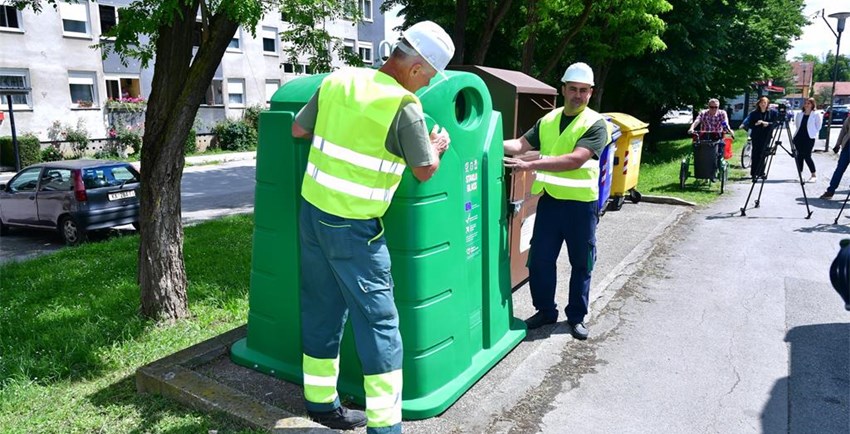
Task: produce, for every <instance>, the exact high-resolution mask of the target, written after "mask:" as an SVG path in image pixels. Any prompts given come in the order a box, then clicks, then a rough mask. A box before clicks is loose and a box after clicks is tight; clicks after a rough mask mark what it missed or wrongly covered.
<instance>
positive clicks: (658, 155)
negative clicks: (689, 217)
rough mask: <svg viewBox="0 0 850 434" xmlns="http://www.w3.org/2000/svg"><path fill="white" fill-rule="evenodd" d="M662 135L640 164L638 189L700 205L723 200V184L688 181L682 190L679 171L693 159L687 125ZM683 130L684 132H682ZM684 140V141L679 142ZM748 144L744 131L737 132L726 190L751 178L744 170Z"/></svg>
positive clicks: (644, 192)
mask: <svg viewBox="0 0 850 434" xmlns="http://www.w3.org/2000/svg"><path fill="white" fill-rule="evenodd" d="M664 129H665V130H666V131H663V132H661V134H660V135H661V137H662V140H661V141H659V142H658V143H657V144H655V145H653V146H649V147H647V148H645V149H644V150H643V154H642V155H641V162H640V175H639V177H638V185H637V189H638V191H640V192H641V193H642V194H644V195H660V196H673V197H678V198H681V199H685V200H688V201H691V202H695V203H698V204H707V203H710V202H712V201H714V200H716V199H717V198H718V197H719V196H720V183H719V182H714V183H712V184H709V183H708V181H706V180H697V179H695V178H693V167H691V168H690V173H691V176H690V177H689V178H688V179H687V181H686V184H685V189H684V190H682V189H681V188H680V187H679V168H680V166H681V162H682V159H683V158H685V157H686V156H689V155H691V151H692V149H691V139H690V138H689V137H686V136H687V125H683V126H674V127H664ZM680 130H681V131H680ZM676 137H681V138H676ZM746 141H747V134H746V132H745V131H736V132H735V141H734V142H733V144H732V147H733V153H732V154H733V155H732V158H731V159H730V160H727V162H728V163H729V164H730V167H731V171H730V172H729V178H728V181H727V187H728V185H729V183H731V182H737V181H740V180H743V179H744V177H745V176H747V175H748V174H749V169H747V170H745V169H742V168H741V148H742V147H743V146H744V144H745V143H746Z"/></svg>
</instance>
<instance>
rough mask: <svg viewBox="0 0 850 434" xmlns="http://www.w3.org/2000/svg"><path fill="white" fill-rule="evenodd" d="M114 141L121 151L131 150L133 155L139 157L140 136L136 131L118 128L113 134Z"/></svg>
mask: <svg viewBox="0 0 850 434" xmlns="http://www.w3.org/2000/svg"><path fill="white" fill-rule="evenodd" d="M115 141H116V142H117V145H118V146H119V147H121V149H127V147H130V148H133V154H135V155H139V152H140V151H141V150H142V134H141V133H140V132H139V131H138V130H132V129H129V128H124V127H119V128H118V131H117V132H116V133H115Z"/></svg>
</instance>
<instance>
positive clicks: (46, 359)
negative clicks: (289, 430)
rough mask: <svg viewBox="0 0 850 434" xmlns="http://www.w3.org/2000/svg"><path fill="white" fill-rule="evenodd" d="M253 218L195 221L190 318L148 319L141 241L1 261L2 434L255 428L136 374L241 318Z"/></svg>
mask: <svg viewBox="0 0 850 434" xmlns="http://www.w3.org/2000/svg"><path fill="white" fill-rule="evenodd" d="M252 230H253V216H236V217H229V218H225V219H222V220H217V221H213V222H208V223H203V224H200V225H196V226H192V227H187V228H186V230H185V233H186V238H185V250H184V251H185V261H186V269H187V274H188V278H189V291H188V292H189V306H190V309H191V312H192V315H193V316H192V318H190V319H187V320H184V321H181V322H178V323H176V324H173V325H160V324H156V323H153V322H150V321H145V320H142V319H140V317H139V315H138V306H139V292H138V291H139V290H138V286H137V285H136V284H135V275H136V260H137V251H138V237H137V236H135V235H130V236H123V237H118V238H114V239H109V240H106V241H104V242H99V243H91V244H86V245H83V246H80V247H76V248H67V249H63V250H61V251H59V252H57V253H55V254H52V255H48V256H43V257H40V258H36V259H33V260H29V261H25V262H21V263H13V264H8V265H4V266H2V267H0V276H2V279H0V427H3V428H2V430H0V431H3V432H15V433H17V432H22V433H23V432H39V433H44V432H62V433H72V432H81V433H82V432H85V433H88V432H169V433H182V432H185V433H198V432H207V431H208V430H211V429H216V430H219V432H250V431H251V430H249V429H248V428H247V427H246V426H243V425H241V424H239V423H238V422H236V421H234V420H232V419H230V418H227V417H226V416H222V415H217V414H212V415H210V414H205V413H201V412H196V411H193V410H190V409H188V408H186V407H184V406H183V405H181V404H179V403H177V402H174V401H171V400H168V399H164V398H161V397H157V396H151V395H139V394H138V393H136V388H135V379H134V374H135V370H136V369H137V368H138V367H140V366H142V365H145V364H147V363H149V362H151V361H154V360H156V359H159V358H161V357H164V356H166V355H169V354H172V353H174V352H176V351H178V350H180V349H183V348H186V347H188V346H191V345H193V344H195V343H197V342H200V341H203V340H205V339H208V338H210V337H213V336H216V335H218V334H221V333H222V332H225V331H227V330H230V329H232V328H234V327H237V326H239V325H242V324H244V323H245V321H246V315H247V312H248V301H247V292H248V287H249V283H248V282H249V274H250V261H251V234H252Z"/></svg>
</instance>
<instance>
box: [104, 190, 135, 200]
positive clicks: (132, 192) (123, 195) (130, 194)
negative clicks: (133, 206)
mask: <svg viewBox="0 0 850 434" xmlns="http://www.w3.org/2000/svg"><path fill="white" fill-rule="evenodd" d="M128 197H136V190H127V191H119V192H118V193H109V200H118V199H126V198H128Z"/></svg>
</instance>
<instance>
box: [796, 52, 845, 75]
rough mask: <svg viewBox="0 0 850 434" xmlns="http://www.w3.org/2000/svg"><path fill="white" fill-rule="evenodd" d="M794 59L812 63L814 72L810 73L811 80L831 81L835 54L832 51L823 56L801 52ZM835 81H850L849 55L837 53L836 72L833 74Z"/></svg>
mask: <svg viewBox="0 0 850 434" xmlns="http://www.w3.org/2000/svg"><path fill="white" fill-rule="evenodd" d="M796 60H799V61H802V62H812V63H814V65H815V68H814V69H815V72H814V74H813V75H812V81H814V82H819V81H829V82H831V81H832V77H833V73H834V71H835V66H836V64H835V54H834V53H833V52H832V51H830V52H828V53H826V54H825V55H824V56H823V57H818V56H816V55H814V54H808V53H803V54H801V55H799V56H797V57H796ZM835 81H850V57H848V56H846V55H844V54H839V55H838V74H837V75H836V76H835Z"/></svg>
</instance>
